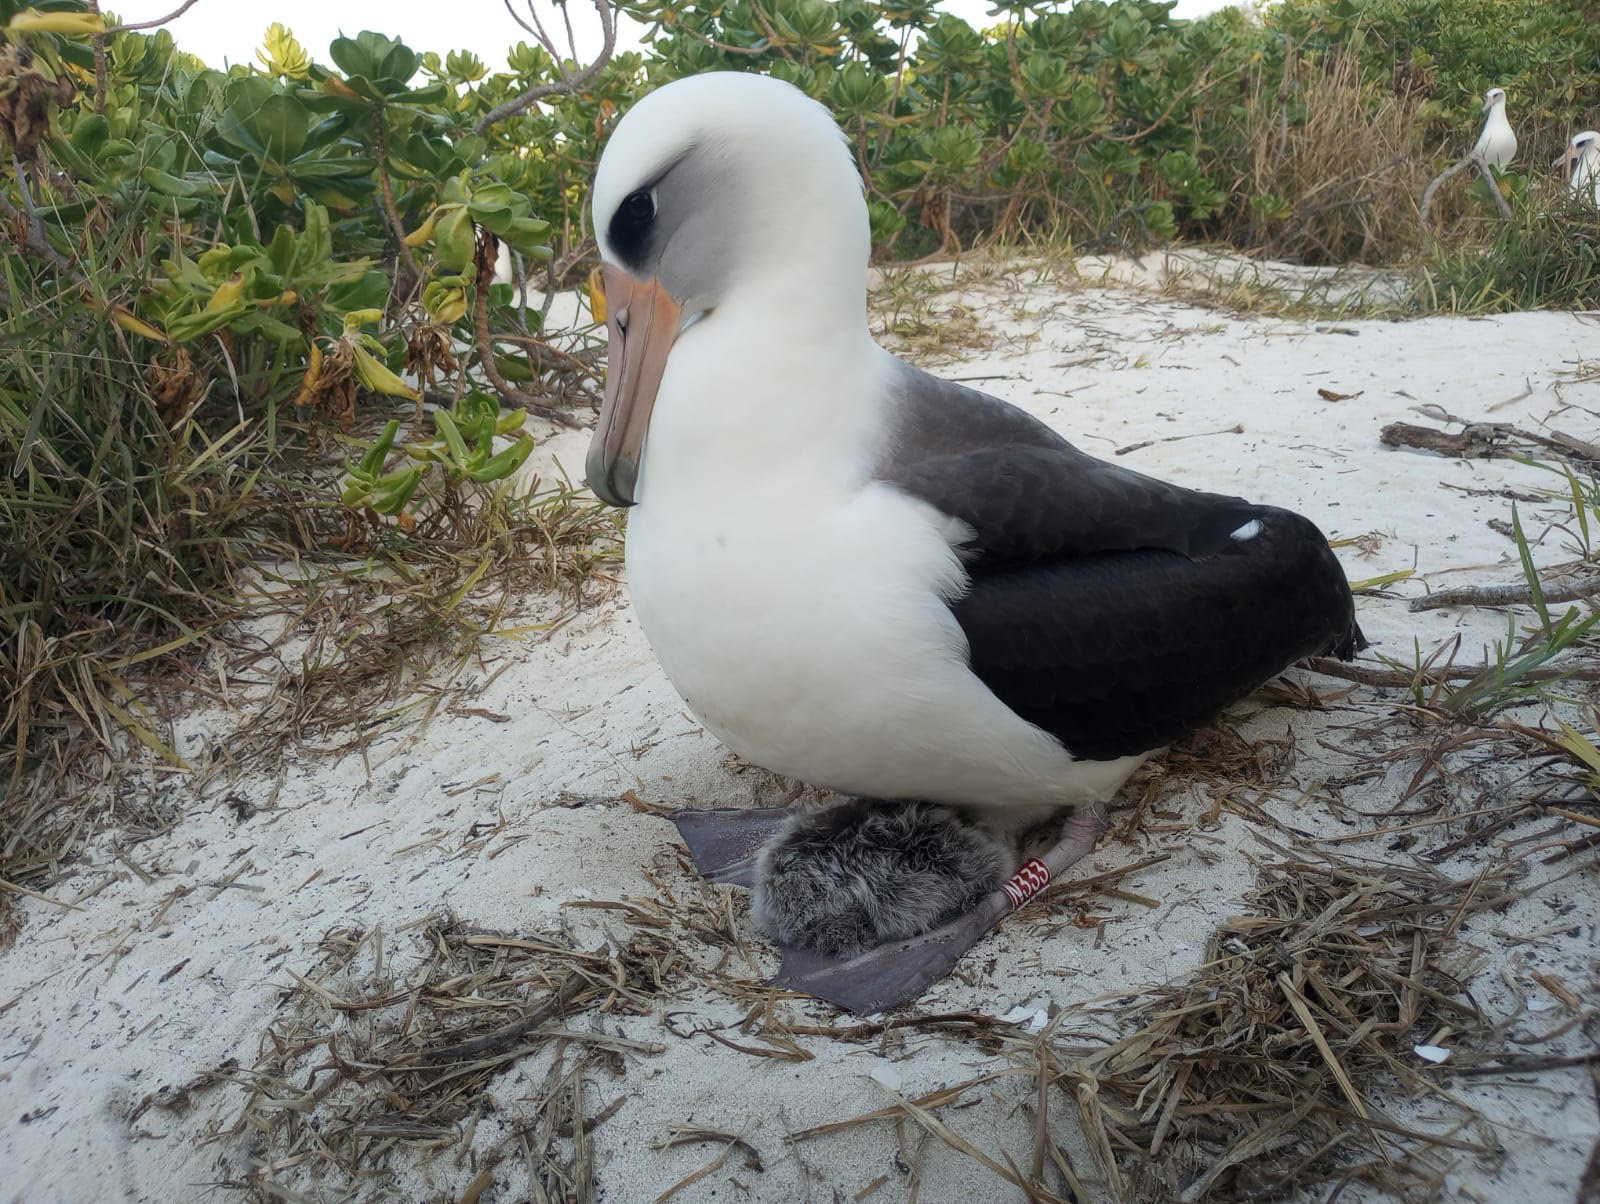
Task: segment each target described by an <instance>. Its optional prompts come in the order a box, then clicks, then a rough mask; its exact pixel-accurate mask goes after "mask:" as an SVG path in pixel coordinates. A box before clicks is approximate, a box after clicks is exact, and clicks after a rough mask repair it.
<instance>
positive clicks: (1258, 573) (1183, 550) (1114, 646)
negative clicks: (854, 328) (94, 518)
mask: <svg viewBox="0 0 1600 1204" xmlns="http://www.w3.org/2000/svg"><path fill="white" fill-rule="evenodd" d="M906 372H907V373H909V374H911V379H910V380H908V382H907V392H906V397H907V406H906V423H905V426H904V427H903V430H902V434H901V437H900V438H899V439H898V441H897V443H896V446H895V451H894V453H893V456H892V462H891V463H890V464H887V465H885V466H884V469H883V472H882V475H883V476H884V478H885V479H887V480H890V481H892V482H894V483H895V484H897V485H899V486H900V487H901V488H903V489H905V490H906V491H907V492H909V493H911V494H913V495H915V496H917V497H919V498H922V499H923V500H924V501H927V502H929V503H930V504H932V505H934V506H936V507H938V508H939V509H940V510H941V511H943V512H944V513H946V514H949V515H951V516H953V517H955V518H959V519H960V520H961V521H962V522H964V523H966V524H967V526H968V527H969V528H971V531H972V536H971V538H970V539H969V540H968V541H966V542H965V543H964V544H963V545H962V547H961V552H962V554H963V556H964V557H965V558H966V562H967V570H968V573H969V574H970V577H971V582H970V586H969V588H968V590H967V592H966V593H965V594H964V595H962V596H961V597H960V598H958V599H956V600H955V601H954V602H952V604H951V609H952V610H953V612H954V614H955V616H956V619H957V621H958V622H959V623H960V624H961V628H962V630H963V631H964V632H965V633H966V637H967V643H968V646H969V649H970V657H971V665H972V669H973V672H975V673H976V674H977V675H978V676H979V677H980V678H982V680H983V681H984V683H985V684H986V685H988V686H989V688H990V689H991V690H993V691H994V692H995V694H996V695H997V696H998V697H999V698H1000V699H1001V700H1002V701H1003V702H1005V703H1006V705H1008V706H1009V707H1011V708H1012V709H1013V710H1014V711H1016V712H1017V713H1018V714H1019V715H1021V716H1023V717H1024V718H1026V719H1028V720H1029V721H1030V722H1033V723H1036V724H1038V725H1039V726H1040V727H1042V728H1044V729H1045V730H1046V731H1049V732H1051V733H1052V734H1054V735H1055V736H1056V737H1057V738H1058V739H1059V740H1061V742H1062V743H1063V744H1064V745H1065V746H1066V748H1067V749H1068V751H1069V752H1071V753H1072V754H1073V755H1074V756H1076V757H1081V758H1086V759H1090V760H1108V759H1111V758H1114V757H1120V756H1126V755H1129V754H1133V753H1140V752H1146V751H1149V750H1150V749H1153V748H1158V747H1160V746H1161V745H1163V744H1169V743H1171V742H1172V741H1173V740H1176V739H1178V738H1179V737H1180V736H1182V735H1184V734H1185V733H1187V732H1189V731H1192V730H1194V729H1195V728H1197V727H1200V726H1202V725H1203V724H1205V723H1208V722H1210V721H1211V720H1212V719H1214V718H1215V717H1216V716H1217V715H1218V714H1219V713H1220V712H1221V711H1222V710H1223V709H1224V708H1225V707H1227V706H1228V705H1230V704H1231V703H1233V702H1236V701H1237V700H1238V699H1240V698H1242V697H1244V696H1245V695H1246V694H1248V693H1249V692H1250V691H1251V690H1253V689H1255V688H1256V687H1257V686H1259V685H1261V684H1262V683H1263V682H1265V681H1268V680H1269V679H1270V678H1271V677H1272V676H1273V675H1274V674H1276V673H1278V672H1280V671H1281V670H1282V669H1284V668H1285V667H1287V666H1288V665H1290V664H1292V663H1293V662H1294V661H1296V660H1299V659H1300V658H1301V657H1304V656H1312V655H1318V654H1326V653H1332V654H1335V655H1338V656H1342V657H1345V658H1348V657H1350V656H1352V655H1354V653H1355V651H1356V649H1357V648H1360V647H1364V646H1365V642H1366V641H1365V640H1364V639H1363V638H1362V636H1361V632H1360V629H1359V628H1358V627H1357V625H1356V621H1355V607H1354V600H1353V598H1352V597H1351V595H1350V587H1349V585H1348V584H1347V583H1346V581H1345V577H1344V571H1343V570H1342V569H1341V568H1340V566H1339V562H1338V559H1337V558H1336V557H1335V556H1334V555H1333V552H1332V551H1331V550H1330V549H1329V547H1328V543H1327V540H1326V539H1325V538H1324V537H1323V535H1322V533H1321V532H1320V531H1319V530H1318V529H1317V528H1316V526H1315V525H1314V524H1313V523H1311V522H1310V521H1309V520H1308V519H1305V518H1303V517H1301V516H1300V515H1298V514H1294V513H1291V512H1290V511H1287V510H1279V509H1276V508H1274V507H1270V506H1258V505H1253V504H1251V503H1249V502H1245V501H1242V500H1241V499H1239V498H1233V497H1224V496H1221V495H1218V494H1211V493H1201V492H1198V491H1195V490H1190V489H1183V488H1181V487H1179V486H1176V485H1171V484H1168V483H1167V482H1164V481H1158V480H1155V479H1154V478H1151V477H1146V476H1143V475H1141V474H1139V473H1135V472H1130V471H1129V470H1127V469H1124V468H1120V467H1118V466H1116V465H1111V464H1106V463H1104V462H1102V461H1099V460H1096V459H1094V458H1093V457H1092V456H1088V455H1086V454H1084V453H1083V452H1081V451H1078V450H1077V449H1076V448H1074V447H1072V446H1071V445H1070V444H1069V443H1067V442H1066V441H1065V440H1063V439H1061V438H1060V437H1059V436H1057V435H1055V434H1054V432H1051V431H1050V430H1049V428H1048V427H1045V426H1044V425H1043V424H1042V423H1038V422H1036V421H1035V420H1034V419H1032V418H1030V417H1029V416H1028V415H1026V414H1024V413H1022V411H1020V410H1016V409H1014V408H1013V407H1011V406H1008V405H1006V404H1005V403H1004V402H1001V401H999V400H997V399H995V398H992V397H988V396H986V395H984V394H981V393H977V392H976V391H974V390H970V389H963V388H961V387H960V386H956V385H952V384H949V383H948V382H944V381H936V380H934V379H933V378H931V377H927V376H924V375H923V374H921V373H918V372H916V371H915V370H914V369H910V368H907V369H906ZM963 449H964V450H963ZM1251 521H1256V522H1259V523H1260V524H1261V530H1260V532H1259V533H1258V534H1256V535H1255V536H1254V537H1252V538H1250V539H1247V540H1242V541H1241V540H1235V539H1233V538H1232V533H1233V532H1234V531H1236V530H1238V529H1239V528H1240V527H1242V526H1244V525H1245V524H1247V523H1249V522H1251Z"/></svg>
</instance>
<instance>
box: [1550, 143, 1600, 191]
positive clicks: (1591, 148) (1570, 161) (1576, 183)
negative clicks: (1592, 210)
mask: <svg viewBox="0 0 1600 1204" xmlns="http://www.w3.org/2000/svg"><path fill="white" fill-rule="evenodd" d="M1552 166H1553V167H1559V168H1560V169H1561V173H1562V174H1563V175H1564V176H1566V178H1567V188H1568V190H1570V191H1571V193H1572V195H1573V196H1574V197H1575V198H1577V199H1579V200H1585V201H1590V202H1592V203H1593V204H1594V205H1595V207H1596V208H1600V131H1597V130H1584V131H1583V132H1582V133H1578V134H1574V135H1572V140H1571V141H1570V142H1568V143H1567V149H1566V150H1565V151H1563V152H1562V153H1561V154H1560V155H1557V156H1556V161H1555V163H1553V164H1552Z"/></svg>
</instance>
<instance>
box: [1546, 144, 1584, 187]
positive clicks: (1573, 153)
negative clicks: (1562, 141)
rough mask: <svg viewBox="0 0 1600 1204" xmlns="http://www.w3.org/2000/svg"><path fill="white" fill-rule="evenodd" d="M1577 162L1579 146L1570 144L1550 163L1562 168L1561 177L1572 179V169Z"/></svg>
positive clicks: (1552, 165)
mask: <svg viewBox="0 0 1600 1204" xmlns="http://www.w3.org/2000/svg"><path fill="white" fill-rule="evenodd" d="M1577 163H1578V151H1577V148H1576V147H1572V146H1569V147H1567V149H1566V150H1564V151H1562V152H1561V153H1560V154H1559V155H1557V156H1556V158H1555V162H1553V163H1552V164H1550V166H1551V167H1559V168H1560V169H1561V178H1562V179H1564V180H1570V179H1572V169H1573V168H1574V167H1576V166H1577Z"/></svg>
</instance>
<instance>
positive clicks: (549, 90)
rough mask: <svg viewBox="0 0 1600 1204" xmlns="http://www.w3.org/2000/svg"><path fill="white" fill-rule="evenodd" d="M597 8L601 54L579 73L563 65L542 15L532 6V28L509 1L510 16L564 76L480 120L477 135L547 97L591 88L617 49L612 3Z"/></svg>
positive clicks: (603, 1)
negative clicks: (548, 56)
mask: <svg viewBox="0 0 1600 1204" xmlns="http://www.w3.org/2000/svg"><path fill="white" fill-rule="evenodd" d="M594 8H595V12H597V13H598V14H599V15H600V32H601V39H602V40H601V44H600V53H599V54H598V55H596V56H595V58H594V61H593V62H591V63H590V64H589V65H588V66H587V67H584V68H581V69H580V70H578V71H572V72H569V71H567V69H566V67H565V66H564V65H563V63H562V55H561V52H560V51H559V50H557V49H556V45H555V42H554V41H552V40H551V38H550V36H549V35H548V34H547V33H546V32H545V29H544V24H543V22H541V21H540V20H539V15H538V13H537V12H535V11H534V8H533V5H532V4H531V3H530V4H529V5H528V15H529V17H530V18H531V19H532V21H533V24H532V25H530V24H528V23H527V22H526V21H523V20H522V19H521V18H520V17H518V16H517V14H516V12H515V10H513V9H512V8H511V0H506V9H507V11H509V12H511V15H512V17H513V18H515V19H516V21H517V24H519V25H521V26H522V27H523V28H524V29H526V30H527V31H528V32H529V33H531V34H533V36H534V37H535V38H537V39H538V40H539V44H540V45H541V46H543V47H544V49H545V51H546V53H548V54H549V55H550V57H551V58H552V59H554V60H555V62H556V70H558V71H560V72H561V78H560V79H558V80H556V81H554V82H553V83H548V84H535V85H534V86H533V87H531V88H529V89H528V90H527V91H525V92H523V93H522V94H521V95H519V96H514V97H512V98H511V99H510V100H508V101H506V102H505V103H504V104H500V105H496V106H495V107H494V108H492V109H490V110H489V111H488V112H487V113H485V114H484V115H483V116H482V117H481V118H480V119H479V121H478V124H477V125H476V126H475V127H474V129H475V130H476V131H477V132H478V133H480V134H481V133H483V131H484V130H486V129H488V128H489V127H490V126H491V125H493V124H494V123H495V122H497V121H504V120H505V119H506V118H507V117H515V116H516V115H517V114H518V113H524V112H526V111H527V110H528V109H530V108H531V107H533V105H534V104H535V103H537V102H538V101H540V100H542V99H543V98H544V97H546V96H565V95H571V94H573V93H576V92H581V91H583V90H584V89H585V88H587V87H588V86H589V82H590V81H591V80H593V79H594V77H595V76H597V75H599V74H600V71H601V70H602V69H603V68H604V67H605V65H606V64H607V63H608V62H610V61H611V54H612V52H613V51H614V50H615V49H616V45H617V18H616V14H615V13H613V12H612V10H611V5H610V3H608V0H594ZM562 11H563V13H565V11H566V8H565V5H563V6H562ZM568 34H569V37H568V41H569V43H570V42H571V41H572V40H573V39H572V38H571V37H570V34H571V29H570V26H569V28H568ZM569 49H572V50H573V52H574V53H576V48H575V47H572V46H570V45H569Z"/></svg>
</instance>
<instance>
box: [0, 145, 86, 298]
mask: <svg viewBox="0 0 1600 1204" xmlns="http://www.w3.org/2000/svg"><path fill="white" fill-rule="evenodd" d="M11 167H12V170H13V171H15V172H16V177H17V191H18V192H20V193H21V194H22V211H21V212H20V213H19V212H18V211H17V210H16V209H15V208H13V206H12V204H11V202H10V201H8V200H6V198H5V196H4V195H3V194H0V217H4V218H9V219H13V220H15V221H19V222H20V223H21V224H22V225H23V227H24V228H25V229H26V230H27V236H26V238H25V239H24V240H23V244H22V245H23V247H24V248H25V249H27V250H29V251H31V252H33V253H34V254H35V255H37V256H38V257H39V258H40V259H42V260H44V261H45V262H46V263H48V264H49V265H50V266H51V267H52V268H54V269H55V271H56V274H57V275H60V276H64V277H67V278H69V279H71V280H72V281H73V282H74V283H75V284H81V283H83V277H81V276H80V275H78V272H77V270H76V269H75V268H74V267H73V266H72V265H71V264H70V263H68V262H67V261H66V260H65V259H63V258H62V257H61V256H60V254H58V253H57V251H56V249H55V248H54V247H52V246H51V245H50V243H49V241H48V240H47V239H46V238H45V236H44V225H43V224H42V223H41V222H40V221H39V211H38V210H37V209H35V208H34V205H33V191H32V190H31V189H30V188H29V187H28V169H27V167H26V166H25V165H24V164H23V162H22V160H21V159H19V158H17V157H16V156H15V155H13V156H12V157H11Z"/></svg>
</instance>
